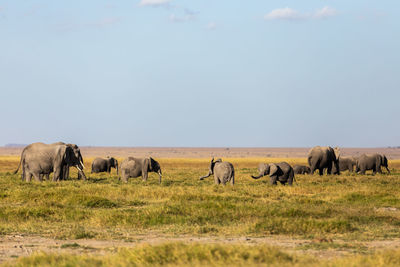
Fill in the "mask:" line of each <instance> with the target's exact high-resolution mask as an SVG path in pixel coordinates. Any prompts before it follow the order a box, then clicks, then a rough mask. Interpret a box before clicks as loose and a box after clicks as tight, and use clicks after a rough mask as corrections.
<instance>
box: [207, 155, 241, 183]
mask: <svg viewBox="0 0 400 267" xmlns="http://www.w3.org/2000/svg"><path fill="white" fill-rule="evenodd" d="M211 175H214V183H215V184H221V183H222V184H224V185H225V184H226V183H228V182H230V183H231V185H234V184H235V169H234V168H233V165H232V163H230V162H227V161H222V159H217V160H216V161H214V158H212V159H211V163H210V167H209V170H208V174H207V175H204V176H202V177H200V180H204V179H205V178H207V177H210V176H211Z"/></svg>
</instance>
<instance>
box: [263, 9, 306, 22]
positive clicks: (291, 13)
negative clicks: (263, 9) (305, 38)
mask: <svg viewBox="0 0 400 267" xmlns="http://www.w3.org/2000/svg"><path fill="white" fill-rule="evenodd" d="M300 18H301V14H300V13H299V12H298V11H297V10H294V9H291V8H289V7H285V8H278V9H274V10H272V11H271V12H269V13H268V14H266V15H265V16H264V19H267V20H276V19H280V20H294V19H300Z"/></svg>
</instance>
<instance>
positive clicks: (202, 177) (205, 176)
mask: <svg viewBox="0 0 400 267" xmlns="http://www.w3.org/2000/svg"><path fill="white" fill-rule="evenodd" d="M211 174H212V172H209V173H208V174H207V175H204V176H201V177H200V180H204V179H205V178H207V177H210V176H211Z"/></svg>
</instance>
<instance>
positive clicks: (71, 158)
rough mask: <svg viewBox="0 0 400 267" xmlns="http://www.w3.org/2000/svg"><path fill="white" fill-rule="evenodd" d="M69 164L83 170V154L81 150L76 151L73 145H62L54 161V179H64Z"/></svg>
mask: <svg viewBox="0 0 400 267" xmlns="http://www.w3.org/2000/svg"><path fill="white" fill-rule="evenodd" d="M78 152H79V148H78ZM69 166H75V167H76V168H77V169H78V170H79V171H81V172H82V166H83V164H82V156H81V155H80V152H79V153H76V151H75V150H74V148H73V146H71V145H60V148H59V149H58V150H57V154H56V157H55V161H54V166H53V167H54V178H53V180H61V179H64V178H65V175H66V172H67V170H68V167H69Z"/></svg>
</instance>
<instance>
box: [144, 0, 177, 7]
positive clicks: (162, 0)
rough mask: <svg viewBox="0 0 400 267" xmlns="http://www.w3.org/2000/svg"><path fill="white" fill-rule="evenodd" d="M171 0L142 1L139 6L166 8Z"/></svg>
mask: <svg viewBox="0 0 400 267" xmlns="http://www.w3.org/2000/svg"><path fill="white" fill-rule="evenodd" d="M169 2H170V0H141V1H140V3H139V6H166V5H168V4H169Z"/></svg>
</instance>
